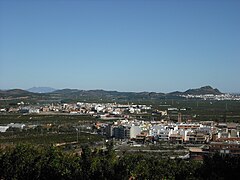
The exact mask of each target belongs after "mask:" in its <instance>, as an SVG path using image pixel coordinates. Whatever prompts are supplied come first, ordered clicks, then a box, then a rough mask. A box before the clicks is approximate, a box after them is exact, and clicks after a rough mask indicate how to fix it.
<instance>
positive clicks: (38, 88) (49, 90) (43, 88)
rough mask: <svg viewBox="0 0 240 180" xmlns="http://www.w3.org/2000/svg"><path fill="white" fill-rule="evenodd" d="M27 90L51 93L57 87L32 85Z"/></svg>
mask: <svg viewBox="0 0 240 180" xmlns="http://www.w3.org/2000/svg"><path fill="white" fill-rule="evenodd" d="M27 91H29V92H33V93H51V92H53V91H56V89H54V88H51V87H32V88H30V89H27Z"/></svg>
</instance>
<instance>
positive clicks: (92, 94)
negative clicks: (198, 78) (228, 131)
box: [0, 86, 222, 102]
mask: <svg viewBox="0 0 240 180" xmlns="http://www.w3.org/2000/svg"><path fill="white" fill-rule="evenodd" d="M186 94H192V95H199V94H214V95H217V94H222V93H221V92H220V91H219V90H218V89H213V88H212V87H211V86H204V87H201V88H197V89H189V90H187V91H185V92H180V91H175V92H172V93H166V94H165V93H156V92H118V91H105V90H78V89H62V90H56V91H53V92H49V93H33V92H28V91H25V90H21V89H12V90H6V91H3V90H1V91H0V98H4V99H5V98H7V99H10V100H11V99H19V98H23V97H24V98H25V99H29V100H31V101H34V102H53V101H54V102H60V101H61V102H72V101H86V102H93V101H94V102H136V101H137V102H146V101H149V102H150V101H158V100H162V99H179V98H182V97H180V96H181V95H186Z"/></svg>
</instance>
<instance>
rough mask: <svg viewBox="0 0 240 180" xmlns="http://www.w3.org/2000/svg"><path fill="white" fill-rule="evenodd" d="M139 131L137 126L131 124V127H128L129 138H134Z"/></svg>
mask: <svg viewBox="0 0 240 180" xmlns="http://www.w3.org/2000/svg"><path fill="white" fill-rule="evenodd" d="M140 133H141V128H140V127H139V126H131V128H130V139H132V138H136V136H137V135H138V134H140Z"/></svg>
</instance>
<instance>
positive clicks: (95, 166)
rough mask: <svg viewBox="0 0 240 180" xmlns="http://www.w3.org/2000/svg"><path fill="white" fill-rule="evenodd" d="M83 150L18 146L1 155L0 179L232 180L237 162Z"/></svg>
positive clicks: (239, 161)
mask: <svg viewBox="0 0 240 180" xmlns="http://www.w3.org/2000/svg"><path fill="white" fill-rule="evenodd" d="M112 147H113V146H112V144H111V143H109V144H107V150H106V151H103V150H101V149H93V150H91V149H90V148H89V147H88V146H83V147H82V153H81V156H79V155H77V154H74V153H66V152H63V151H62V150H60V149H58V148H56V147H52V146H49V147H42V146H32V145H17V146H16V147H11V148H7V149H2V150H1V151H0V179H6V180H7V179H11V180H12V179H24V180H26V179H112V178H113V177H114V179H129V178H132V179H234V178H236V177H239V175H240V158H239V157H230V156H224V157H222V156H220V155H218V154H215V155H213V156H206V157H205V158H204V160H203V162H196V161H184V160H171V159H167V158H160V157H158V156H157V155H150V154H145V155H143V154H138V153H134V154H124V155H123V156H120V157H119V156H117V155H116V154H115V152H114V151H113V149H112Z"/></svg>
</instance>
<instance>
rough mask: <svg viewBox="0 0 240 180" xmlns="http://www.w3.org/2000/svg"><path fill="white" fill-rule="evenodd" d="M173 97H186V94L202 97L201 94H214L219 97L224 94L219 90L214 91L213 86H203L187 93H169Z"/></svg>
mask: <svg viewBox="0 0 240 180" xmlns="http://www.w3.org/2000/svg"><path fill="white" fill-rule="evenodd" d="M169 94H171V95H177V96H179V95H186V94H191V95H200V94H203V95H204V94H214V95H219V94H223V93H222V92H220V91H219V90H218V89H213V88H212V87H211V86H203V87H200V88H196V89H188V90H187V91H185V92H179V91H176V92H172V93H169Z"/></svg>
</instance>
